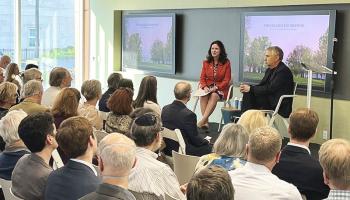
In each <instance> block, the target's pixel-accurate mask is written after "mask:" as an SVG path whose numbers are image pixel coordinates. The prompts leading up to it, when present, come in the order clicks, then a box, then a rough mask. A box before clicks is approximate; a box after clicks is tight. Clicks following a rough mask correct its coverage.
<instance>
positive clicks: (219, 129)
mask: <svg viewBox="0 0 350 200" xmlns="http://www.w3.org/2000/svg"><path fill="white" fill-rule="evenodd" d="M222 120H223V117H222V115H221V119H220V123H219V128H218V133H219V132H220V129H221V124H222Z"/></svg>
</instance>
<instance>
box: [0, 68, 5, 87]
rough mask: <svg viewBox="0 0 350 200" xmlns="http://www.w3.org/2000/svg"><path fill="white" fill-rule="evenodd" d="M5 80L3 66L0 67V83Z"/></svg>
mask: <svg viewBox="0 0 350 200" xmlns="http://www.w3.org/2000/svg"><path fill="white" fill-rule="evenodd" d="M4 80H5V70H4V68H2V67H0V83H2V82H4Z"/></svg>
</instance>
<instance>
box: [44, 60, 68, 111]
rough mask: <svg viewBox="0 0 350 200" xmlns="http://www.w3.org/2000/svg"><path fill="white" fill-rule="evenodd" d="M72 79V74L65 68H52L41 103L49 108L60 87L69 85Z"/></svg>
mask: <svg viewBox="0 0 350 200" xmlns="http://www.w3.org/2000/svg"><path fill="white" fill-rule="evenodd" d="M72 80H73V79H72V76H71V74H70V73H69V71H68V70H67V69H66V68H63V67H55V68H53V69H52V70H51V72H50V78H49V83H50V87H49V88H47V89H46V90H45V92H44V95H43V100H42V102H41V103H42V104H43V105H45V106H48V107H50V108H51V107H52V105H53V102H54V101H55V98H56V96H57V94H58V93H59V92H60V91H61V89H62V88H65V87H70V86H71V82H72Z"/></svg>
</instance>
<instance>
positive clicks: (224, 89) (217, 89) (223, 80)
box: [197, 40, 231, 128]
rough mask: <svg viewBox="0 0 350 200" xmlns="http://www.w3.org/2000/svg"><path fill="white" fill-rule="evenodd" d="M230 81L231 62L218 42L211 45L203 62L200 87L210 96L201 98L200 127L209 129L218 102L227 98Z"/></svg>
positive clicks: (221, 44)
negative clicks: (210, 117)
mask: <svg viewBox="0 0 350 200" xmlns="http://www.w3.org/2000/svg"><path fill="white" fill-rule="evenodd" d="M230 81H231V64H230V60H229V59H228V58H227V54H226V50H225V47H224V44H223V43H222V42H221V41H219V40H216V41H214V42H212V43H211V44H210V47H209V50H208V55H207V59H206V60H204V61H203V67H202V72H201V77H200V85H199V87H200V88H201V89H203V90H204V91H205V92H208V94H207V95H205V96H201V97H200V106H201V112H202V117H203V118H202V119H201V120H200V121H199V122H198V124H197V125H198V127H200V128H208V127H209V124H208V121H209V116H210V115H211V114H212V113H213V111H214V109H215V107H216V104H217V102H218V101H219V100H220V99H224V98H226V97H227V93H228V89H229V85H230Z"/></svg>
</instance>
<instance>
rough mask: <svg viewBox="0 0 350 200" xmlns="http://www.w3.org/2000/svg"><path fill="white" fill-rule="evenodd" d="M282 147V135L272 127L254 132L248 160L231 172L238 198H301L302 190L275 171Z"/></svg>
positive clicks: (297, 199) (290, 199)
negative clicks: (284, 179)
mask: <svg viewBox="0 0 350 200" xmlns="http://www.w3.org/2000/svg"><path fill="white" fill-rule="evenodd" d="M281 146H282V139H281V136H280V135H279V134H278V132H277V130H275V129H274V128H271V127H269V126H265V127H261V128H258V129H256V130H254V131H253V132H252V134H251V135H250V137H249V142H248V144H247V158H248V159H247V161H248V162H247V163H246V164H245V166H244V167H242V168H238V169H236V170H234V171H230V172H229V173H230V176H231V179H232V184H233V187H234V189H235V197H234V199H235V200H245V199H246V200H251V199H259V200H265V199H266V200H274V199H284V200H301V199H302V197H301V195H300V193H299V191H298V189H297V188H296V187H295V186H294V185H292V184H290V183H287V182H285V181H283V180H280V179H279V178H278V177H277V176H275V175H273V174H272V173H271V170H272V168H273V167H274V166H275V164H276V163H277V162H278V160H279V157H280V150H281Z"/></svg>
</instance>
